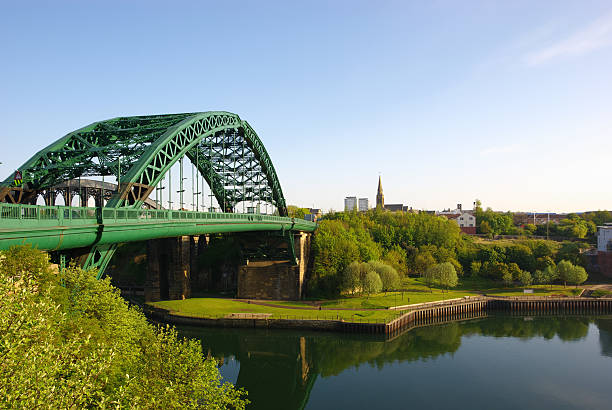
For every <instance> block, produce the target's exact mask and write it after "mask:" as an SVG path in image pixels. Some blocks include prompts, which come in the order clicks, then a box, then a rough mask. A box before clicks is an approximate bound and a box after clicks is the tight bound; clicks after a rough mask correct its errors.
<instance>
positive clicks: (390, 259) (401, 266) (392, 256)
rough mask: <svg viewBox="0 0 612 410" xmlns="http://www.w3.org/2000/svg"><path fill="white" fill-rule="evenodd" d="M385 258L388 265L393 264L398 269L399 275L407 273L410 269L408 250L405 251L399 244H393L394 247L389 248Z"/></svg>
mask: <svg viewBox="0 0 612 410" xmlns="http://www.w3.org/2000/svg"><path fill="white" fill-rule="evenodd" d="M383 260H384V262H386V263H387V264H388V265H390V266H392V267H393V268H394V269H395V270H396V271H397V273H398V275H400V276H405V275H406V273H407V271H408V265H407V263H406V251H404V250H403V249H402V248H401V247H400V246H399V245H397V244H395V245H393V247H392V248H391V249H389V250H388V251H387V253H385V256H384V258H383ZM381 279H382V278H381Z"/></svg>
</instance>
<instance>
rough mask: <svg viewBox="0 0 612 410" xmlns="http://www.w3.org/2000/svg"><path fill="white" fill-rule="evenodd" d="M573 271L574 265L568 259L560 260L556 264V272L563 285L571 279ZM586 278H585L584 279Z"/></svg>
mask: <svg viewBox="0 0 612 410" xmlns="http://www.w3.org/2000/svg"><path fill="white" fill-rule="evenodd" d="M573 273H574V265H573V264H572V263H571V262H570V261H566V260H562V261H561V262H559V263H558V264H557V274H558V275H559V279H561V281H562V282H563V286H564V287H565V286H567V282H569V281H570V280H571V279H572V275H573ZM585 280H586V279H585Z"/></svg>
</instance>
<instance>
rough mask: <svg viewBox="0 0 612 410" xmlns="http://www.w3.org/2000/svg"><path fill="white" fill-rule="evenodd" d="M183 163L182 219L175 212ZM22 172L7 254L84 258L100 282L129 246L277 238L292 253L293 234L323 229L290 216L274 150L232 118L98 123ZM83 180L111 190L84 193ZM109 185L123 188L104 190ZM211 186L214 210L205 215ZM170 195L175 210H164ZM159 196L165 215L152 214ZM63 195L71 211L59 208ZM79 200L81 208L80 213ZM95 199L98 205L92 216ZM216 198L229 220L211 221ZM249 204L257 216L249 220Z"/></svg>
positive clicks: (1, 225) (5, 189)
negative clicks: (16, 250)
mask: <svg viewBox="0 0 612 410" xmlns="http://www.w3.org/2000/svg"><path fill="white" fill-rule="evenodd" d="M184 161H188V162H190V163H191V164H192V166H191V169H192V172H191V174H192V178H191V185H192V190H191V191H192V198H191V199H192V202H193V203H192V208H193V210H192V211H188V210H186V209H185V201H184V193H185V191H186V190H185V184H184V180H189V178H186V177H184V170H183V168H184ZM175 164H176V165H177V166H178V167H179V172H180V177H179V183H178V188H179V189H178V190H177V191H176V193H178V194H179V197H180V203H179V205H180V206H179V209H178V210H177V209H172V208H173V206H172V204H173V203H174V202H176V201H173V199H174V196H175V195H174V192H173V191H172V181H173V180H172V176H171V172H172V167H173V166H174V165H175ZM18 171H19V173H16V175H15V176H11V177H9V178H7V179H6V180H4V181H3V182H2V183H0V249H8V248H9V247H11V246H15V245H20V244H31V245H32V246H34V247H37V248H38V249H41V250H50V251H53V250H57V251H62V250H69V249H77V248H78V249H84V250H85V254H86V255H87V256H86V258H85V259H84V260H83V265H84V267H85V268H97V269H98V270H99V275H102V273H103V272H104V269H105V268H106V266H107V265H108V263H109V261H110V259H111V258H112V256H113V254H114V252H115V250H116V248H117V245H118V244H119V243H123V242H130V241H142V240H148V239H157V238H168V237H176V236H183V235H202V234H210V233H225V232H256V231H268V232H280V233H282V234H283V235H285V236H286V238H287V240H288V241H289V243H290V244H292V240H293V235H292V234H291V232H294V231H302V232H313V231H314V230H315V229H316V224H315V223H311V222H307V221H303V220H296V219H293V218H289V217H288V215H287V206H286V203H285V199H284V196H283V192H282V189H281V185H280V182H279V180H278V176H277V174H276V171H275V170H274V166H273V164H272V161H271V159H270V157H269V155H268V153H267V151H266V149H265V147H264V145H263V144H262V142H261V140H260V139H259V137H258V136H257V134H256V133H255V131H254V130H253V129H252V128H251V126H250V125H249V124H248V123H247V122H246V121H243V120H242V119H240V117H239V116H238V115H236V114H232V113H229V112H202V113H186V114H168V115H152V116H138V117H120V118H114V119H110V120H106V121H100V122H95V123H93V124H91V125H88V126H86V127H83V128H81V129H78V130H76V131H73V132H71V133H69V134H67V135H66V136H64V137H62V138H60V139H59V140H57V141H55V142H54V143H52V144H51V145H49V146H48V147H46V148H45V149H43V150H41V151H40V152H38V153H37V154H35V155H34V156H33V157H32V158H30V159H29V160H28V161H26V162H25V164H23V165H22V166H21V167H20V168H19V170H18ZM175 176H176V174H175ZM82 177H83V178H90V177H97V178H100V177H101V178H102V182H98V183H89V184H85V185H84V186H83V185H81V184H80V180H81V178H82ZM105 177H107V178H111V179H113V180H115V181H116V184H109V183H108V182H104V178H105ZM77 181H79V182H77ZM88 181H89V180H88ZM94 182H95V181H94ZM200 182H201V184H200ZM205 185H206V186H208V189H209V190H210V195H209V197H210V204H211V207H210V208H209V209H208V211H207V212H202V211H200V207H201V205H200V202H199V201H200V194H201V195H202V207H204V206H203V205H204V201H205V197H204V188H205ZM164 189H167V190H166V191H165V192H166V193H167V198H168V201H167V202H168V208H169V209H163V208H162V206H161V205H162V203H163V202H164V201H163V194H164ZM153 194H154V195H155V204H157V206H156V208H158V209H147V206H146V205H147V204H148V205H149V206H148V208H151V206H150V204H151V202H152V198H151V196H152V195H153ZM60 196H61V197H63V201H64V205H63V206H59V205H56V201H57V200H58V198H59V197H60ZM77 196H78V198H79V201H80V202H79V203H78V205H80V206H70V205H72V204H73V200H74V199H76V197H77ZM92 199H93V201H94V202H95V206H94V207H88V206H87V205H88V201H90V200H92ZM213 199H214V201H215V202H216V205H217V209H219V210H220V211H221V212H210V211H214V210H215V208H214V207H213V206H212V204H213V203H212V201H213ZM43 201H44V203H45V205H37V204H38V203H40V202H43ZM239 204H242V209H243V211H244V209H245V207H246V208H247V209H248V210H249V212H247V213H244V212H243V213H239V212H238V210H239ZM261 204H267V205H270V206H271V207H272V209H275V211H274V213H275V215H265V214H261V213H259V210H260V209H261ZM255 205H257V206H255ZM160 208H161V209H160ZM204 209H205V207H204ZM288 249H291V251H292V250H293V246H289V247H288Z"/></svg>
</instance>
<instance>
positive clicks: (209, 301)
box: [150, 298, 397, 322]
mask: <svg viewBox="0 0 612 410" xmlns="http://www.w3.org/2000/svg"><path fill="white" fill-rule="evenodd" d="M270 303H274V304H282V303H283V302H270ZM150 304H151V305H153V306H156V307H160V308H162V309H168V310H170V311H171V312H172V313H174V314H177V315H181V316H192V317H202V318H222V317H226V316H229V315H231V314H232V313H267V314H270V315H271V316H270V318H271V319H306V320H317V319H326V320H339V319H344V320H347V321H376V322H386V321H389V320H392V319H394V318H395V317H396V316H397V313H396V312H393V311H388V310H318V309H312V308H311V309H290V308H281V307H272V306H261V305H255V304H248V303H246V302H239V301H235V300H231V299H220V298H193V299H186V300H166V301H161V302H153V303H150ZM304 307H306V305H304Z"/></svg>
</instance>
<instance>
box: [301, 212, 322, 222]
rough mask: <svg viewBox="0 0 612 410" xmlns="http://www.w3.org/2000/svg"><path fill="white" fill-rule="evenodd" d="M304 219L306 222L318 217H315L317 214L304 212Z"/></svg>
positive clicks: (314, 220) (313, 220)
mask: <svg viewBox="0 0 612 410" xmlns="http://www.w3.org/2000/svg"><path fill="white" fill-rule="evenodd" d="M304 219H305V220H307V221H308V222H317V221H318V220H319V217H317V214H306V215H304Z"/></svg>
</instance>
